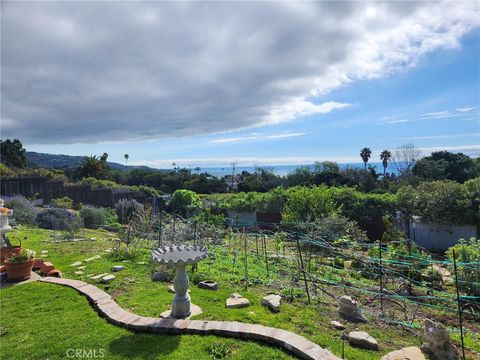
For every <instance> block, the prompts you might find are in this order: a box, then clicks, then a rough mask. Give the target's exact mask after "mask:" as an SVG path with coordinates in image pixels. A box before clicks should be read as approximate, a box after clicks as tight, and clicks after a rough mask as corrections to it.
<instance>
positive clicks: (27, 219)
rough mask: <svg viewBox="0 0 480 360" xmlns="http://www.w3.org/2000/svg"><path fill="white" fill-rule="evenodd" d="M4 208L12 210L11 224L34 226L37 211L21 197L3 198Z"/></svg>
mask: <svg viewBox="0 0 480 360" xmlns="http://www.w3.org/2000/svg"><path fill="white" fill-rule="evenodd" d="M4 200H5V206H6V207H7V208H9V209H12V210H13V216H12V218H13V220H14V221H13V222H12V225H15V224H25V225H27V224H28V225H34V224H35V217H36V216H37V213H38V210H37V208H36V207H35V206H33V205H32V203H31V202H30V201H28V200H27V199H26V198H24V197H23V196H14V197H11V198H5V199H4Z"/></svg>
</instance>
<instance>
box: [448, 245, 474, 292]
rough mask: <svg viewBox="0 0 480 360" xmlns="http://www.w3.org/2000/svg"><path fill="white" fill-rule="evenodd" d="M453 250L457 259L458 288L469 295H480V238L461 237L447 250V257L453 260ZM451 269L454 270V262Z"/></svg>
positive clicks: (450, 266)
mask: <svg viewBox="0 0 480 360" xmlns="http://www.w3.org/2000/svg"><path fill="white" fill-rule="evenodd" d="M453 250H455V260H456V261H457V275H458V288H459V289H460V291H462V292H465V293H466V294H467V295H472V296H480V265H479V264H480V239H477V238H474V237H472V238H470V239H469V240H468V241H466V240H465V239H460V240H459V242H458V244H456V245H454V246H452V247H451V248H449V249H448V250H447V257H448V259H449V260H450V261H453ZM449 270H450V271H451V272H452V274H453V271H454V268H453V263H451V264H450V265H449Z"/></svg>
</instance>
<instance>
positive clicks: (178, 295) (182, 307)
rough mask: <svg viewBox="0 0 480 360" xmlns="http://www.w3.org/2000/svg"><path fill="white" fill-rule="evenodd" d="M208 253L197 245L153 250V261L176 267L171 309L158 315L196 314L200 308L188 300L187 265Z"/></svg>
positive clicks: (173, 316)
mask: <svg viewBox="0 0 480 360" xmlns="http://www.w3.org/2000/svg"><path fill="white" fill-rule="evenodd" d="M207 255H208V252H207V249H205V248H201V247H199V246H197V245H193V246H183V245H180V246H176V245H172V246H169V247H165V248H158V249H155V250H153V252H152V256H153V259H154V260H155V261H158V262H159V263H162V264H167V265H172V266H173V265H174V266H175V268H176V272H175V278H174V279H173V288H174V290H175V295H174V296H173V301H172V309H171V310H168V311H165V312H163V313H162V314H161V315H160V316H161V317H163V318H169V317H170V318H176V319H185V318H187V317H189V316H192V315H198V314H200V313H201V312H202V310H201V309H200V308H199V307H198V306H196V305H193V304H192V303H191V302H190V295H189V294H188V276H187V269H186V268H185V267H186V266H187V265H193V264H196V263H197V262H199V261H200V260H202V259H204V258H206V257H207Z"/></svg>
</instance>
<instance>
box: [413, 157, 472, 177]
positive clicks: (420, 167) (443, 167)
mask: <svg viewBox="0 0 480 360" xmlns="http://www.w3.org/2000/svg"><path fill="white" fill-rule="evenodd" d="M475 170H476V169H475V161H474V159H472V158H470V157H468V156H466V155H464V154H462V153H458V154H454V153H451V152H448V151H436V152H433V153H432V154H431V155H430V156H426V157H424V158H423V159H420V160H418V161H417V163H416V164H415V166H414V167H413V173H414V174H415V175H417V176H419V177H421V178H423V179H425V180H453V181H456V182H460V183H463V182H465V181H467V180H468V179H471V178H473V177H475V175H476V174H475Z"/></svg>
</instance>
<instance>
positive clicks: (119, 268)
mask: <svg viewBox="0 0 480 360" xmlns="http://www.w3.org/2000/svg"><path fill="white" fill-rule="evenodd" d="M123 269H125V266H122V265H115V266H112V268H111V271H113V272H119V271H122V270H123Z"/></svg>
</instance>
